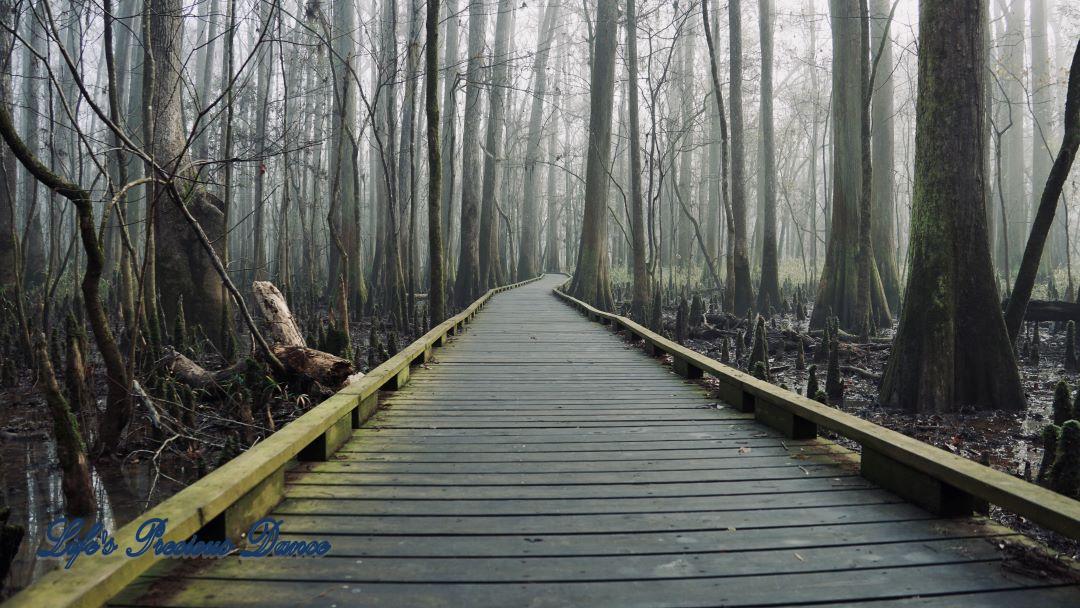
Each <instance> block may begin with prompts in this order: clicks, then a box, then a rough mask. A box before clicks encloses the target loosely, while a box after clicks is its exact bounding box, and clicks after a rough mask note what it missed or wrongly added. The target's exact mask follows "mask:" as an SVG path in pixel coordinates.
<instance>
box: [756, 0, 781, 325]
mask: <svg viewBox="0 0 1080 608" xmlns="http://www.w3.org/2000/svg"><path fill="white" fill-rule="evenodd" d="M758 24H759V26H760V38H761V97H760V99H761V119H760V120H761V147H762V155H761V168H760V170H759V171H758V176H759V177H758V184H759V188H760V190H761V193H762V196H763V200H762V205H761V210H762V217H761V222H762V232H761V284H760V285H759V286H758V294H757V306H756V308H757V309H758V311H760V312H763V313H768V312H769V307H770V306H775V307H779V306H780V269H779V261H778V260H777V253H776V144H775V143H774V135H773V107H772V106H773V77H772V72H773V65H772V64H773V3H772V0H760V1H759V2H758Z"/></svg>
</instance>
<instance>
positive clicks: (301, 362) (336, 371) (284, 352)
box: [271, 344, 356, 388]
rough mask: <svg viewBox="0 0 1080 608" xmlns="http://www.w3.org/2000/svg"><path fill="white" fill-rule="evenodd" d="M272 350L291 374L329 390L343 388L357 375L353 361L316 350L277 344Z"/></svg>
mask: <svg viewBox="0 0 1080 608" xmlns="http://www.w3.org/2000/svg"><path fill="white" fill-rule="evenodd" d="M271 349H272V350H273V351H274V356H275V357H277V358H278V360H279V361H281V364H282V365H284V366H285V369H286V370H288V372H289V373H290V374H292V375H295V376H303V377H306V378H311V379H312V380H315V381H316V382H318V383H319V384H321V385H323V386H326V387H329V388H335V387H338V386H341V385H342V384H344V383H345V381H346V380H348V379H349V377H350V376H352V375H353V374H355V373H356V370H355V369H354V368H353V364H352V361H349V360H348V359H342V358H341V357H338V356H336V355H331V354H330V353H327V352H323V351H321V350H315V349H314V348H308V347H306V346H284V345H280V344H276V345H274V346H272V347H271Z"/></svg>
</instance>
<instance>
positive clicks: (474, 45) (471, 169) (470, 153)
mask: <svg viewBox="0 0 1080 608" xmlns="http://www.w3.org/2000/svg"><path fill="white" fill-rule="evenodd" d="M486 30H487V10H486V9H485V7H484V3H483V2H482V0H470V2H469V47H468V54H469V63H468V67H467V68H466V72H465V118H464V122H463V124H462V131H461V237H460V238H461V254H460V255H459V256H458V269H457V276H456V282H455V285H454V302H455V303H456V304H457V305H458V307H461V308H464V307H465V306H468V305H469V303H470V302H472V301H473V300H475V299H476V298H477V296H478V295H479V294H480V162H481V160H480V125H481V123H482V121H483V117H482V116H481V112H480V92H481V91H482V90H483V89H484V82H483V76H482V73H483V70H484V37H485V32H486Z"/></svg>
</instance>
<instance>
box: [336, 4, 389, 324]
mask: <svg viewBox="0 0 1080 608" xmlns="http://www.w3.org/2000/svg"><path fill="white" fill-rule="evenodd" d="M355 30H356V5H355V3H354V2H352V1H351V0H335V1H334V4H333V21H332V24H331V30H330V31H331V35H330V49H329V53H328V54H329V57H330V72H331V74H332V75H333V81H334V86H333V88H332V94H333V105H332V112H333V117H334V119H333V120H331V121H330V150H329V152H330V159H329V161H330V204H329V206H328V208H327V214H326V221H327V227H328V229H329V239H330V248H329V252H330V257H329V260H328V264H329V273H328V276H327V291H328V294H327V295H328V298H327V300H328V302H329V303H330V307H331V321H332V324H333V325H334V329H336V330H337V331H339V332H343V333H344V334H345V335H346V336H348V335H349V319H348V313H347V311H346V310H344V309H342V308H340V307H339V305H338V303H339V302H343V301H344V302H346V303H347V302H348V296H347V295H346V296H345V297H342V296H341V294H339V293H338V290H339V289H342V288H343V287H344V289H346V290H348V289H349V287H348V285H349V280H350V278H352V277H350V272H349V269H350V268H351V267H352V250H351V249H350V248H349V241H348V235H347V233H346V228H345V223H346V218H350V221H349V222H348V223H349V224H352V222H351V217H352V211H353V209H354V207H355V205H356V204H357V202H356V201H357V198H358V196H359V193H358V192H357V190H356V163H355V160H356V145H355V144H354V137H355V129H356V128H357V122H358V121H357V115H356V90H357V82H356V78H357V75H356V72H355V70H356V52H355V48H356V43H355V42H354V40H353V36H354V35H355ZM372 179H373V180H378V178H377V177H376V175H372ZM347 293H348V292H346V294H347Z"/></svg>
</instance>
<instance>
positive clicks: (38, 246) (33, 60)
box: [0, 18, 126, 289]
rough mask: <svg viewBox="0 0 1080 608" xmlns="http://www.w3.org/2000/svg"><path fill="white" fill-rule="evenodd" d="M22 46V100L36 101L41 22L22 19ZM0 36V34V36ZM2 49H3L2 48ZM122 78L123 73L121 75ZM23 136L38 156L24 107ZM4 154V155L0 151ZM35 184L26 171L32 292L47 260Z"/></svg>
mask: <svg viewBox="0 0 1080 608" xmlns="http://www.w3.org/2000/svg"><path fill="white" fill-rule="evenodd" d="M24 21H26V33H25V34H24V35H25V36H26V43H27V44H29V45H30V46H31V47H32V48H33V51H31V49H27V51H26V55H25V59H24V61H23V74H24V78H23V98H24V99H38V95H39V93H38V90H39V89H38V84H39V78H40V77H41V62H40V61H39V60H38V59H37V57H36V56H35V53H40V52H43V50H44V49H43V40H42V38H43V36H42V30H41V23H40V22H39V21H38V20H37V19H33V18H31V19H25V20H24ZM0 37H2V35H0ZM5 48H6V47H5ZM124 76H125V77H126V74H125V75H124ZM23 133H24V134H25V137H26V146H27V147H28V148H30V150H31V151H32V152H33V153H34V154H38V153H39V145H40V144H39V139H38V111H37V110H34V109H30V108H27V110H26V111H25V112H23ZM0 154H5V152H0ZM38 194H39V193H38V181H37V180H36V179H34V176H33V175H32V174H30V172H28V171H27V172H26V174H25V177H24V178H23V189H22V200H23V203H24V204H25V205H26V206H27V209H28V211H27V214H26V236H25V238H24V239H23V243H22V249H23V256H22V257H23V260H22V262H23V284H24V285H25V286H26V288H27V289H33V288H35V287H37V286H39V285H41V283H42V281H44V280H45V270H46V268H47V267H48V261H47V258H46V255H45V233H44V232H43V230H42V227H41V205H40V204H39V202H40V201H39V196H38Z"/></svg>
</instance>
